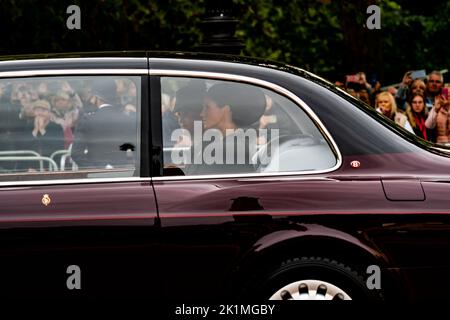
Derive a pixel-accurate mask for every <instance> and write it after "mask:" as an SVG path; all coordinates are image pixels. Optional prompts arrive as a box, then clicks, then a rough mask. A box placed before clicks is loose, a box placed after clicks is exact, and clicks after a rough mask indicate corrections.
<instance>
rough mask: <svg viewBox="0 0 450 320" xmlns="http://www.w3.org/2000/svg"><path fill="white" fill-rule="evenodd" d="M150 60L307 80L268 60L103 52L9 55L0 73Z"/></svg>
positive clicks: (3, 59)
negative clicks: (259, 70)
mask: <svg viewBox="0 0 450 320" xmlns="http://www.w3.org/2000/svg"><path fill="white" fill-rule="evenodd" d="M147 58H150V59H177V60H179V61H180V60H191V61H192V60H203V61H213V62H225V63H238V64H244V65H247V66H248V65H251V66H259V67H265V68H270V69H276V70H280V71H287V72H290V73H296V74H299V73H300V74H301V75H302V76H305V74H306V73H307V72H306V71H305V70H302V69H300V68H296V67H292V66H288V65H286V64H283V63H279V62H275V61H271V60H267V59H261V58H254V57H247V56H238V55H229V54H216V53H204V52H181V51H101V52H70V53H42V54H27V55H7V56H0V71H14V70H25V69H27V70H36V69H42V68H45V69H57V68H63V69H71V68H79V67H80V66H79V62H80V61H79V59H83V66H84V67H87V68H91V67H92V68H104V67H109V68H111V67H112V68H123V67H125V68H147V67H148V65H147V60H146V59H147ZM130 63H131V65H130Z"/></svg>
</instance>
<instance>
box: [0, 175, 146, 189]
mask: <svg viewBox="0 0 450 320" xmlns="http://www.w3.org/2000/svg"><path fill="white" fill-rule="evenodd" d="M151 181H152V179H151V178H138V177H131V178H102V179H99V178H97V179H89V178H86V179H67V180H65V179H58V180H28V181H2V182H0V187H30V186H47V185H48V186H51V185H61V184H89V183H109V182H151ZM0 191H1V190H0Z"/></svg>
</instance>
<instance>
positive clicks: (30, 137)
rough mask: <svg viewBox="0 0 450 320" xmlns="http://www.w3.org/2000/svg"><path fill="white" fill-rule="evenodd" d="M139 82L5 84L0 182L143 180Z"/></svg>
mask: <svg viewBox="0 0 450 320" xmlns="http://www.w3.org/2000/svg"><path fill="white" fill-rule="evenodd" d="M140 104H141V102H140V78H139V77H135V76H95V77H93V76H90V77H86V76H70V77H69V76H67V77H36V78H20V79H1V80H0V180H1V181H26V180H48V179H72V178H74V179H80V178H99V177H121V176H135V175H139V172H138V171H139V157H140V154H139V145H140V130H139V128H140V123H139V122H140V119H139V111H140Z"/></svg>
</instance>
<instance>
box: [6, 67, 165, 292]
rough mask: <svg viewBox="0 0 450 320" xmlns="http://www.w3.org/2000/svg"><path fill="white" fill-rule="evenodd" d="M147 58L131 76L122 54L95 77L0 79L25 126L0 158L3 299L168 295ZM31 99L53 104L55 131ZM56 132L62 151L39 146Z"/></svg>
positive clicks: (11, 135) (10, 135)
mask: <svg viewBox="0 0 450 320" xmlns="http://www.w3.org/2000/svg"><path fill="white" fill-rule="evenodd" d="M142 61H143V68H142V69H136V70H131V69H127V70H126V71H123V70H120V69H117V65H120V59H119V60H118V63H117V64H116V65H115V67H116V69H114V70H106V69H102V70H94V71H95V74H96V75H95V76H83V75H80V74H83V73H85V74H92V73H94V72H93V70H80V68H79V67H78V68H77V69H76V70H72V71H71V70H64V73H63V72H62V71H61V70H49V71H46V72H43V71H42V70H41V71H40V75H42V74H45V77H39V78H37V77H27V78H11V77H8V78H1V79H0V82H2V85H3V86H4V87H8V88H9V89H10V91H9V93H8V94H9V96H8V99H7V100H6V101H10V103H11V105H10V106H9V107H10V109H8V110H9V113H8V116H9V117H10V119H11V121H12V120H14V121H15V123H17V124H16V125H14V126H11V127H9V128H8V130H9V131H6V130H4V131H2V139H3V140H2V141H7V142H8V144H6V143H4V144H2V150H1V151H0V161H1V163H0V165H1V166H2V172H1V173H0V176H1V181H2V182H1V183H0V184H1V186H0V202H1V203H2V206H1V208H0V256H1V263H0V295H1V297H2V299H33V300H46V299H52V300H51V301H59V300H67V301H94V300H111V299H112V300H123V299H151V298H152V297H157V296H158V292H159V288H160V286H159V284H158V277H156V276H155V274H156V273H157V272H158V266H157V263H156V262H157V261H158V258H157V256H156V255H157V245H156V232H157V230H156V228H157V219H158V216H157V210H156V201H155V197H154V192H153V189H152V184H151V179H150V175H149V167H148V150H149V148H148V144H149V137H148V135H147V134H148V132H149V128H148V126H149V121H148V120H149V112H148V101H149V99H148V80H147V73H148V71H147V68H146V66H147V63H146V59H142ZM81 63H82V62H81ZM81 65H82V64H81ZM29 73H30V74H31V75H32V74H33V72H29ZM62 74H63V75H62ZM0 76H1V72H0ZM19 93H20V94H23V98H22V100H20V99H19V98H18V97H17V95H18V94H19ZM33 96H35V98H34V99H32V98H31V97H33ZM27 99H29V100H30V101H28V100H27ZM57 99H62V100H64V99H66V101H65V102H64V101H62V102H61V101H57ZM33 100H38V101H40V102H39V105H40V106H41V107H40V108H41V109H45V108H46V107H45V106H46V105H47V104H46V103H42V101H47V102H48V103H49V104H50V105H51V112H52V115H51V119H50V121H49V122H48V123H47V124H46V126H44V130H45V129H47V130H45V131H42V130H41V129H42V128H41V127H39V123H40V122H39V121H40V120H37V119H38V116H37V115H36V114H41V113H42V114H45V113H46V112H47V111H46V110H41V113H37V112H34V113H33V112H29V110H30V109H31V110H32V111H33V108H35V109H36V108H39V106H37V104H35V103H34V102H33ZM3 101H5V100H3ZM92 102H94V104H93V103H92ZM42 106H44V108H42ZM2 107H5V106H4V105H3V106H2ZM27 108H28V110H27ZM58 108H59V109H58ZM105 110H106V111H105ZM27 112H28V114H27ZM43 117H44V118H45V116H43ZM27 118H28V119H27ZM24 119H26V121H25V120H24ZM43 122H44V123H45V121H43ZM53 124H54V125H53ZM50 128H53V129H54V130H53V129H52V130H53V131H51V132H54V135H53V136H50V137H48V140H46V141H47V142H46V143H47V144H46V146H48V145H52V146H57V145H59V146H62V147H61V148H60V149H56V147H55V148H54V149H51V150H44V149H42V148H39V146H40V144H39V142H38V138H45V137H46V134H48V133H49V132H50ZM34 130H35V131H36V132H37V134H36V135H35V134H34ZM58 143H59V144H58Z"/></svg>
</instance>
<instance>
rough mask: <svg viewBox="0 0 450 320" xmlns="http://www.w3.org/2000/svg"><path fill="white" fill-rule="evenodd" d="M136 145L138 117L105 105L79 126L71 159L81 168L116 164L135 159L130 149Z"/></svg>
mask: <svg viewBox="0 0 450 320" xmlns="http://www.w3.org/2000/svg"><path fill="white" fill-rule="evenodd" d="M136 147H137V128H136V118H135V117H134V116H128V115H126V114H124V113H123V112H122V111H121V110H120V109H118V108H115V107H113V106H111V105H105V106H104V107H102V108H100V109H98V110H97V111H96V112H94V113H92V114H88V115H86V116H85V117H83V118H81V119H80V121H79V123H78V124H77V126H76V129H75V134H74V144H73V147H72V159H73V160H74V161H75V162H76V164H77V165H78V166H79V168H80V169H83V168H105V167H106V166H107V165H110V166H113V167H116V166H122V165H127V164H131V163H132V162H133V159H132V157H130V153H129V152H128V153H127V149H131V150H132V151H135V149H136Z"/></svg>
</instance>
